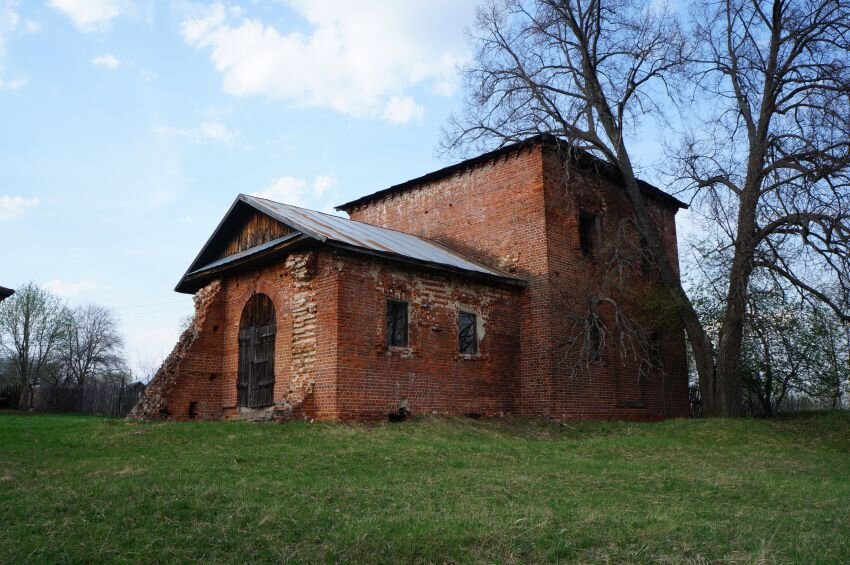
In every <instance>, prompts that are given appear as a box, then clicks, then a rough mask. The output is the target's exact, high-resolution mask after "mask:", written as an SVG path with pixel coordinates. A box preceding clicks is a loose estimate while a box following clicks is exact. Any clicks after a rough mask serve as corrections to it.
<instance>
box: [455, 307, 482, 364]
mask: <svg viewBox="0 0 850 565" xmlns="http://www.w3.org/2000/svg"><path fill="white" fill-rule="evenodd" d="M475 318H476V316H475V314H471V313H469V312H458V315H457V339H458V351H460V352H461V353H464V354H466V355H475V354H476V353H478V339H477V337H478V336H477V335H476V333H477V331H476V325H477V324H476V323H475V322H476V320H475Z"/></svg>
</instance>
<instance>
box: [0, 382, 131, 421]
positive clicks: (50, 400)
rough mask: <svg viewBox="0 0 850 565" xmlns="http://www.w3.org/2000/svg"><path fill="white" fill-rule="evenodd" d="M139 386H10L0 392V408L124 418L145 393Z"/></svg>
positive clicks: (116, 384)
mask: <svg viewBox="0 0 850 565" xmlns="http://www.w3.org/2000/svg"><path fill="white" fill-rule="evenodd" d="M144 390H145V389H144V386H141V385H139V384H133V385H124V384H120V383H91V384H87V385H85V386H82V387H78V386H77V387H68V386H50V385H46V386H45V385H42V386H34V387H21V386H9V387H5V388H2V389H0V408H7V409H13V410H14V409H17V410H31V411H34V412H78V413H81V414H99V415H103V416H114V417H117V418H123V417H124V416H126V415H127V414H129V413H130V410H132V408H133V406H135V405H136V402H137V401H138V400H139V397H140V396H141V395H142V393H143V392H144Z"/></svg>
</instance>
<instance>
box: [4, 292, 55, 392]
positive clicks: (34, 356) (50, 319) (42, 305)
mask: <svg viewBox="0 0 850 565" xmlns="http://www.w3.org/2000/svg"><path fill="white" fill-rule="evenodd" d="M66 319H67V310H66V308H65V305H64V303H63V302H62V301H61V300H60V299H59V298H58V297H56V296H54V295H53V294H51V293H50V292H48V291H47V290H45V289H43V288H41V287H39V286H38V285H36V284H35V283H29V284H27V285H25V286H23V287H22V288H19V289H18V290H17V292H16V293H15V294H14V295H13V296H12V297H11V298H8V299H6V300H4V301H3V302H2V303H0V350H1V351H2V352H3V354H4V355H5V356H6V357H8V358H9V359H10V360H11V364H12V367H13V372H14V376H15V379H16V380H17V381H18V382H19V383H20V384H22V385H30V384H35V383H37V382H38V379H39V377H40V376H41V375H42V374H43V373H44V372H45V370H46V368H47V366H48V365H49V364H50V363H51V361H53V360H55V356H56V354H57V352H58V348H59V344H60V342H61V340H62V337H63V335H64V330H65V321H66Z"/></svg>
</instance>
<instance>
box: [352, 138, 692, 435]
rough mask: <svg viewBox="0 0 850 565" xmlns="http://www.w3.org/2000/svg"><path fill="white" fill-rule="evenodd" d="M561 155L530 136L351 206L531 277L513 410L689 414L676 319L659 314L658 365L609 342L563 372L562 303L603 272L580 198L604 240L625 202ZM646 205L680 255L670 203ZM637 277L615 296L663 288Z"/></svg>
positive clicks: (650, 294) (629, 297)
mask: <svg viewBox="0 0 850 565" xmlns="http://www.w3.org/2000/svg"><path fill="white" fill-rule="evenodd" d="M564 163H565V162H564V161H563V160H562V158H561V157H560V156H559V155H558V154H557V153H556V152H555V151H554V150H553V149H550V148H544V147H543V146H541V145H535V146H532V147H530V148H526V149H524V150H522V151H519V152H517V153H514V154H510V155H508V156H502V157H498V158H496V159H493V160H491V161H490V162H487V163H485V164H483V165H480V166H478V167H476V168H475V169H472V170H466V171H461V172H458V173H455V174H453V175H451V176H449V177H446V178H443V179H438V180H433V181H430V182H426V183H423V184H422V185H420V186H417V187H413V188H411V189H409V190H405V191H403V192H400V193H395V194H390V195H387V196H385V197H383V198H381V199H379V200H376V201H372V202H369V203H366V204H363V205H360V206H358V207H356V208H354V209H352V210H350V211H349V212H350V215H351V218H352V219H354V220H358V221H362V222H366V223H371V224H375V225H381V226H385V227H389V228H393V229H398V230H401V231H406V232H409V233H414V234H417V235H422V236H425V237H430V238H433V239H436V240H437V241H440V242H441V243H444V244H446V245H448V246H450V247H452V248H454V249H457V250H459V251H462V252H464V253H466V254H468V255H471V256H473V257H476V258H477V259H479V260H481V261H484V262H485V263H488V264H491V265H494V266H499V267H501V268H503V269H505V270H509V271H510V272H513V273H516V274H517V275H518V276H520V277H522V278H524V279H526V280H527V281H528V283H529V284H528V288H527V289H526V290H525V291H524V292H523V293H522V296H521V297H520V299H519V301H518V304H519V306H520V311H521V330H522V331H521V335H520V337H519V343H520V347H519V351H518V354H519V379H518V382H517V386H516V389H515V390H516V398H514V399H513V402H512V408H513V409H514V411H515V412H517V413H519V414H527V415H535V416H549V415H551V416H555V417H592V418H637V419H649V418H653V419H654V418H660V417H663V416H665V415H676V416H685V415H687V382H686V365H685V349H684V336H683V333H682V331H681V328H680V327H679V325H678V322H676V321H675V320H674V321H672V322H670V321H669V320H666V319H665V320H664V323H660V324H656V325H657V326H658V328H657V329H658V332H659V334H660V335H659V339H660V342H661V344H662V346H663V347H662V350H663V351H664V352H665V353H664V355H665V358H664V366H665V371H664V373H663V374H659V375H655V376H654V377H651V378H648V379H643V380H641V381H639V380H638V379H637V376H636V371H637V365H636V364H635V363H633V362H624V361H623V359H622V358H621V355H620V354H619V352H618V350H617V349H616V348H610V349H609V350H608V351H605V352H603V359H602V362H601V363H600V364H598V365H596V366H593V367H592V368H591V370H590V371H588V374H587V375H586V376H585V378H584V379H583V380H576V379H566V378H565V376H564V373H565V370H564V359H563V357H564V350H563V348H564V343H565V342H567V341H568V340H569V339H570V336H569V335H567V333H568V332H567V330H566V327H567V325H568V324H567V323H565V319H566V318H567V317H568V316H567V315H566V314H573V315H575V314H577V313H579V312H581V311H582V309H583V308H586V304H585V303H584V302H583V301H586V296H587V294H588V292H590V291H591V290H593V289H595V288H596V287H597V286H598V285H599V284H600V277H601V275H600V273H599V272H598V271H597V270H595V267H594V266H593V264H592V262H589V261H588V260H587V259H585V258H584V257H583V256H582V255H581V253H580V251H579V246H578V227H577V222H578V209H579V208H580V207H581V208H584V209H588V211H592V212H594V213H597V214H599V215H600V216H601V217H602V229H603V232H605V233H604V234H603V240H604V239H605V238H609V239H610V234H609V233H607V232H610V230H611V229H614V228H615V227H616V226H617V225H618V223H619V221H620V219H622V218H624V217H627V216H629V215H630V213H631V212H630V206H629V205H628V202H627V200H626V199H625V195H624V194H623V193H622V189H621V188H619V187H617V186H615V185H614V184H612V183H611V182H610V181H607V180H604V179H602V178H600V177H598V176H597V175H595V174H594V173H592V172H590V173H588V172H586V171H579V170H576V169H575V167H573V169H572V170H570V171H569V176H568V177H567V176H566V169H565V167H564ZM653 209H654V213H655V214H656V215H657V217H658V221H659V227H660V228H661V233H662V239H663V241H664V244H665V248H666V250H667V252H668V254H669V256H670V257H671V259H673V261H674V264H678V261H677V250H676V233H675V221H674V218H675V212H674V211H673V210H672V209H670V208H668V207H666V206H663V205H659V204H658V203H657V202H654V203H653ZM635 280H636V282H634V281H633V283H632V284H626V285H623V288H624V289H626V290H624V291H623V293H624V296H619V297H617V298H618V300H622V302H623V303H624V305H625V306H624V307H628V306H629V304H628V303H629V302H631V303H634V304H635V305H636V306H635V308H634V309H636V310H640V304H641V303H649V302H650V299H651V300H652V301H656V300H659V297H658V295H659V290H658V288H657V286H656V287H653V285H652V284H646V283H645V282H644V281H642V280H641V278H640V276H639V275H637V276H636V279H635ZM614 290H615V292H614V294H616V293H617V292H620V291H619V290H616V289H614ZM661 301H662V302H663V301H664V300H663V296H662V299H661ZM565 309H566V310H567V312H565V311H564V310H565ZM632 376H634V378H632ZM636 399H641V400H642V401H643V404H644V407H643V408H630V407H628V405H632V404H634V403H635V402H634V401H635V400H636ZM665 399H666V400H665Z"/></svg>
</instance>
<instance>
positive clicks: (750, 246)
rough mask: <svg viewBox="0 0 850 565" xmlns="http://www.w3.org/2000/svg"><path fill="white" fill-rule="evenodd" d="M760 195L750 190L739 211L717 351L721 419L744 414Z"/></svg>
mask: <svg viewBox="0 0 850 565" xmlns="http://www.w3.org/2000/svg"><path fill="white" fill-rule="evenodd" d="M757 194H758V192H757V190H756V188H754V187H746V188H745V189H744V194H742V198H741V204H740V208H739V209H738V241H736V242H735V254H734V256H733V258H732V268H731V269H730V272H729V291H728V293H727V301H726V311H725V315H724V316H723V324H722V326H721V328H720V338H719V344H718V348H717V383H716V387H717V394H716V401H717V414H716V415H717V416H723V417H735V416H740V415H741V375H740V360H741V350H742V348H743V341H744V322H745V320H744V317H745V315H746V309H747V288H748V287H749V284H750V275H751V274H752V272H753V253H754V249H755V236H754V234H755V229H756V222H755V209H756V198H757V196H756V195H757Z"/></svg>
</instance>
